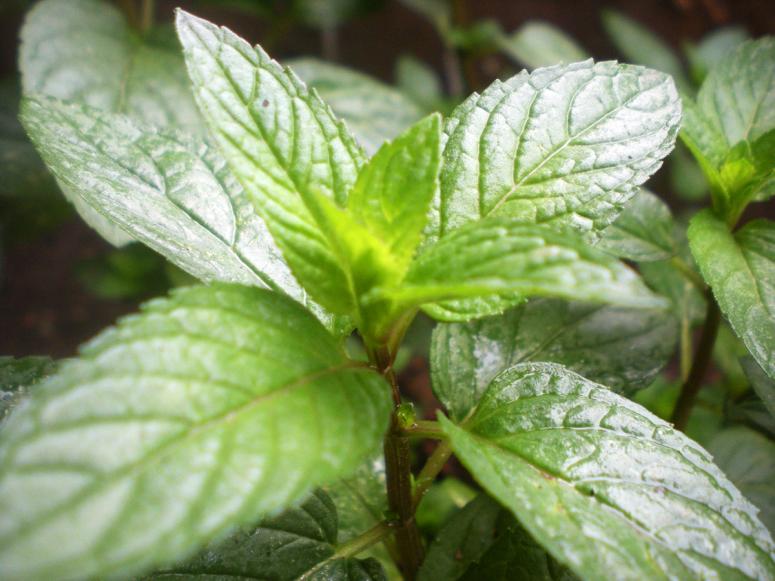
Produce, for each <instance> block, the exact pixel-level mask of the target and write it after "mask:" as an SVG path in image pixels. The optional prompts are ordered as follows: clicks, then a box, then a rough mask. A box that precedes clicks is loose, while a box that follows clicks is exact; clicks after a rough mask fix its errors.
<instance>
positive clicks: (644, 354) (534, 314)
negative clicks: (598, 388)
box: [431, 299, 678, 420]
mask: <svg viewBox="0 0 775 581" xmlns="http://www.w3.org/2000/svg"><path fill="white" fill-rule="evenodd" d="M677 335H678V326H677V324H676V320H675V318H674V317H673V316H672V315H671V314H669V313H666V312H664V311H652V310H644V309H624V308H618V307H607V306H600V305H590V304H588V303H575V302H567V301H560V300H547V299H542V300H535V301H530V302H529V303H527V304H526V305H524V306H521V307H518V308H516V309H513V310H510V311H507V312H506V313H505V314H504V315H502V316H497V317H491V318H487V319H480V320H478V321H471V322H469V323H456V324H446V325H445V324H441V325H438V326H437V327H436V330H435V331H434V332H433V342H432V351H431V373H432V377H433V391H434V393H435V394H436V397H437V398H439V401H441V402H442V403H443V404H444V406H445V407H446V408H447V410H449V412H450V414H451V415H452V417H453V418H456V419H459V420H460V419H463V418H464V417H465V416H466V415H467V414H468V413H469V412H470V411H471V410H472V409H473V408H474V407H475V406H476V404H477V402H478V401H479V398H480V397H481V395H482V394H483V393H484V391H485V390H486V389H487V386H488V385H489V383H490V381H492V379H493V378H494V377H495V376H496V375H498V374H499V373H500V372H501V371H503V370H505V369H507V368H509V367H511V366H512V365H516V364H517V363H522V362H528V361H536V362H540V361H548V362H553V363H560V364H562V365H566V366H567V367H568V368H570V369H572V370H573V371H576V372H577V373H579V374H581V375H583V376H584V377H586V378H588V379H591V380H592V381H598V382H600V383H603V384H605V385H608V386H610V387H611V388H613V389H615V390H617V391H624V392H632V391H633V390H636V389H639V388H643V387H646V386H647V385H648V384H650V383H651V381H652V380H653V379H654V378H655V377H656V375H657V373H659V371H660V370H661V369H662V368H663V367H664V366H665V365H666V364H667V362H668V361H669V360H670V358H671V357H672V355H673V352H674V350H675V345H676V340H677Z"/></svg>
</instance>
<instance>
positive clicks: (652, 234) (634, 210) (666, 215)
mask: <svg viewBox="0 0 775 581" xmlns="http://www.w3.org/2000/svg"><path fill="white" fill-rule="evenodd" d="M674 230H675V224H674V223H673V215H672V214H671V213H670V208H669V207H668V206H667V204H665V203H664V202H663V201H662V200H660V199H659V198H658V197H657V196H655V195H654V194H652V193H651V192H649V191H647V190H641V191H640V192H638V194H637V195H636V196H635V198H634V199H633V200H632V202H631V203H630V204H629V205H628V206H627V207H626V208H625V209H624V211H623V212H622V213H621V214H619V217H618V218H617V219H616V221H615V222H614V223H613V224H611V225H610V226H609V227H608V228H606V229H605V230H604V231H603V238H602V239H601V240H600V244H599V247H600V248H602V249H603V250H605V251H607V252H610V253H611V254H613V255H614V256H618V257H620V258H627V259H629V260H634V261H636V262H654V261H656V260H667V259H668V258H671V257H672V256H673V255H674V254H675V253H676V244H675V240H674V239H673V231H674Z"/></svg>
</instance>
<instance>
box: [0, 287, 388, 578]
mask: <svg viewBox="0 0 775 581" xmlns="http://www.w3.org/2000/svg"><path fill="white" fill-rule="evenodd" d="M389 412H390V395H389V390H388V389H387V386H386V384H385V383H384V380H383V379H382V378H381V377H380V376H379V375H378V374H376V373H375V372H373V371H370V370H369V369H368V368H365V367H364V366H363V364H360V363H355V362H352V361H349V360H348V359H347V358H346V357H345V355H344V352H343V351H342V350H341V348H340V347H339V346H338V344H337V343H336V342H335V340H334V339H333V337H332V336H331V335H330V334H329V333H328V332H327V331H326V330H325V329H324V328H323V327H322V326H321V325H320V323H318V322H317V321H316V320H315V318H314V317H313V316H312V315H311V314H310V313H308V312H307V311H305V310H304V309H303V308H302V307H300V306H299V305H298V304H297V303H296V302H294V301H292V300H291V299H288V298H286V297H284V296H282V295H279V294H275V293H271V292H269V291H265V290H261V289H256V288H252V287H241V286H237V285H226V284H214V285H212V286H209V287H191V288H188V289H184V290H181V291H179V292H176V293H174V294H173V295H172V296H171V297H170V298H166V299H161V300H156V301H152V302H150V303H147V304H146V305H145V307H144V308H143V311H142V313H141V314H140V315H136V316H132V317H128V318H127V319H124V320H123V321H122V322H121V323H120V324H119V325H118V327H116V328H114V329H111V330H108V331H106V332H104V333H103V334H101V335H100V336H98V337H97V338H96V339H95V340H93V341H92V342H90V343H89V344H87V345H86V346H85V347H84V348H83V349H82V351H81V356H80V357H79V358H78V359H75V360H72V361H69V362H67V363H65V364H63V365H62V367H61V369H60V371H59V372H58V373H57V375H55V376H53V377H52V378H51V379H49V380H48V381H47V382H46V383H45V384H43V385H41V386H40V387H39V388H38V389H36V390H35V392H34V394H33V396H32V397H31V398H30V399H29V400H28V403H27V405H25V406H23V407H21V408H19V409H18V410H17V412H16V413H14V414H12V415H11V416H10V417H9V419H8V421H7V422H6V424H5V426H4V428H3V439H2V443H0V462H1V464H0V466H2V468H1V469H0V514H2V519H0V576H2V577H3V578H6V579H49V578H72V577H92V576H95V577H101V576H106V577H108V576H129V575H132V574H135V573H142V572H144V571H146V570H148V569H149V568H151V567H153V566H159V565H162V566H163V565H166V564H169V563H171V562H174V561H178V560H180V559H182V558H185V557H187V556H188V555H190V554H192V553H193V552H194V551H195V550H196V549H197V548H199V547H200V546H201V545H203V544H204V543H206V542H209V541H211V540H213V539H216V540H217V539H218V538H223V536H224V535H225V534H226V533H228V532H229V531H230V530H231V529H232V528H233V527H235V526H240V525H246V524H249V523H254V522H256V521H257V520H258V519H259V518H260V517H262V516H265V515H268V514H272V513H276V512H277V511H279V510H280V509H282V508H285V507H288V506H289V505H292V504H293V503H296V502H298V501H299V500H301V499H302V498H303V497H304V496H306V494H307V493H308V492H309V491H310V490H312V489H313V488H315V487H316V486H319V485H322V484H325V483H329V482H333V481H335V480H337V479H338V478H341V477H344V476H346V475H348V474H350V473H352V472H353V471H354V470H355V469H356V468H357V467H358V466H359V465H360V463H361V462H362V461H364V460H365V459H366V457H367V456H368V455H369V454H371V453H372V451H373V450H374V449H375V447H376V446H378V445H379V442H380V441H381V438H382V436H383V433H384V431H385V429H386V427H387V422H388V417H389ZM300 442H304V445H303V446H300V445H299V443H300ZM73 531H78V534H77V535H74V534H73Z"/></svg>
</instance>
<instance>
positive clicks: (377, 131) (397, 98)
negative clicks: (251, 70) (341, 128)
mask: <svg viewBox="0 0 775 581" xmlns="http://www.w3.org/2000/svg"><path fill="white" fill-rule="evenodd" d="M288 65H289V66H290V67H291V69H292V70H293V72H294V73H296V74H297V75H299V77H300V78H301V80H302V81H304V82H305V83H306V84H307V86H308V87H310V88H313V89H315V91H317V92H318V94H319V95H320V97H321V98H322V99H323V100H324V101H325V102H326V103H327V104H328V105H330V106H331V109H333V111H334V113H336V114H337V115H338V116H339V117H341V118H342V119H344V121H345V123H346V124H347V127H348V128H349V129H350V131H352V133H353V135H355V137H356V138H357V139H358V141H359V142H360V144H361V145H362V146H363V148H364V149H365V150H366V151H367V152H368V153H369V154H373V153H375V152H376V151H377V149H379V147H380V146H381V145H382V144H383V143H384V142H385V141H388V140H390V139H393V138H395V137H398V135H400V134H401V133H402V132H403V131H404V130H405V129H407V128H408V127H409V126H411V125H412V124H413V123H415V122H416V121H418V120H419V119H420V118H421V117H422V116H423V113H424V109H423V108H422V107H420V106H419V105H418V104H417V103H415V102H414V101H413V100H412V99H410V98H408V97H407V96H406V95H404V94H403V93H401V92H400V91H397V90H396V89H394V88H393V87H391V86H389V85H386V84H384V83H382V82H380V81H378V80H376V79H373V78H372V77H369V76H367V75H364V74H362V73H359V72H356V71H354V70H351V69H347V68H345V67H340V66H337V65H332V64H331V63H327V62H325V61H321V60H317V59H313V58H302V59H294V60H291V61H288Z"/></svg>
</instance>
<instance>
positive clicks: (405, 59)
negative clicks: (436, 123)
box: [395, 55, 444, 111]
mask: <svg viewBox="0 0 775 581" xmlns="http://www.w3.org/2000/svg"><path fill="white" fill-rule="evenodd" d="M395 77H396V85H397V86H398V88H399V89H400V90H401V92H402V93H404V94H405V95H407V96H408V97H410V98H411V99H412V100H414V102H415V103H417V104H419V105H420V107H422V109H423V110H425V111H433V110H435V109H437V108H438V107H439V106H440V105H441V102H442V101H443V99H444V91H443V89H442V87H441V80H440V79H439V76H438V74H437V73H436V71H435V70H433V69H432V68H431V67H430V66H429V65H427V64H426V63H424V62H423V61H420V60H418V59H416V58H414V57H413V56H411V55H402V56H401V57H400V58H399V59H398V62H397V64H396V70H395Z"/></svg>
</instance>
